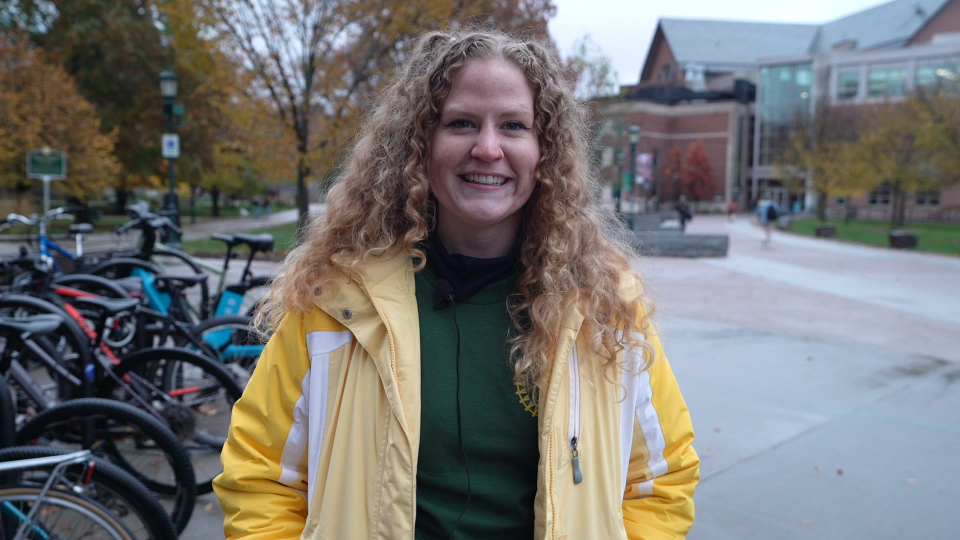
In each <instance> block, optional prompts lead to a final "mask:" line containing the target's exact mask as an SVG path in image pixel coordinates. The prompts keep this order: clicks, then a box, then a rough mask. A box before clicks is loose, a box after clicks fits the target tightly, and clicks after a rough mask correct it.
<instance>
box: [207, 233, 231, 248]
mask: <svg viewBox="0 0 960 540" xmlns="http://www.w3.org/2000/svg"><path fill="white" fill-rule="evenodd" d="M210 239H211V240H219V241H221V242H223V243H224V244H226V245H227V247H233V246H235V245H237V243H236V241H235V240H234V239H233V236H231V235H229V234H211V235H210Z"/></svg>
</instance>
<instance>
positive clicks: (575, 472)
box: [570, 437, 583, 484]
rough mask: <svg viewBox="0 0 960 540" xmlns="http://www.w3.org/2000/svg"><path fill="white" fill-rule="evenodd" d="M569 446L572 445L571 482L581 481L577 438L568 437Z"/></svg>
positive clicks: (577, 482)
mask: <svg viewBox="0 0 960 540" xmlns="http://www.w3.org/2000/svg"><path fill="white" fill-rule="evenodd" d="M570 446H572V447H573V483H574V484H579V483H580V482H583V473H582V472H580V451H579V450H577V438H576V437H574V438H572V439H570Z"/></svg>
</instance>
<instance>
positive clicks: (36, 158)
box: [27, 146, 67, 214]
mask: <svg viewBox="0 0 960 540" xmlns="http://www.w3.org/2000/svg"><path fill="white" fill-rule="evenodd" d="M66 177H67V153H66V152H60V151H57V150H53V149H51V148H50V147H49V146H44V147H43V148H41V149H40V150H34V151H31V152H27V178H33V179H39V180H42V181H43V213H44V214H46V213H47V212H49V211H50V182H51V181H53V180H63V179H64V178H66Z"/></svg>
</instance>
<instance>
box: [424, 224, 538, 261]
mask: <svg viewBox="0 0 960 540" xmlns="http://www.w3.org/2000/svg"><path fill="white" fill-rule="evenodd" d="M503 225H505V226H502V227H488V228H485V229H483V230H468V229H466V228H464V227H457V226H450V225H449V224H448V226H446V227H444V220H443V218H442V217H441V219H439V220H438V222H437V234H438V235H439V236H440V240H441V241H442V242H443V245H444V247H445V248H446V249H447V251H449V252H450V253H451V254H459V255H466V256H468V257H475V258H478V259H493V258H495V257H503V256H505V255H507V254H508V253H510V250H511V249H512V248H513V244H514V243H515V242H516V241H517V235H518V234H519V229H520V227H519V224H513V223H504V224H503Z"/></svg>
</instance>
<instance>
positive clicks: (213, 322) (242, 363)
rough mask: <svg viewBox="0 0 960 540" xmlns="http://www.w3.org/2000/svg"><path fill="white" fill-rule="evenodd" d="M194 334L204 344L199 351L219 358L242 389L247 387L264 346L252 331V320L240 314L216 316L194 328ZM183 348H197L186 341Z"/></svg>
mask: <svg viewBox="0 0 960 540" xmlns="http://www.w3.org/2000/svg"><path fill="white" fill-rule="evenodd" d="M191 333H192V334H193V336H194V337H195V338H196V339H197V341H199V342H201V343H202V344H203V348H202V349H201V350H200V351H199V352H201V353H202V354H205V355H206V356H210V357H212V358H217V359H219V360H220V361H221V362H222V363H223V365H224V366H225V367H226V368H227V369H228V370H229V371H230V373H231V374H233V376H234V377H235V378H236V379H237V382H238V383H239V384H240V387H241V388H246V386H247V381H249V380H250V376H251V375H252V374H253V369H254V368H255V367H256V366H257V360H259V359H260V354H261V353H262V352H263V347H264V342H263V340H262V339H261V336H260V334H259V333H258V332H257V331H256V330H254V329H253V326H252V324H251V318H250V317H244V316H241V315H235V316H229V317H213V318H212V319H207V320H205V321H203V322H201V323H200V324H198V325H197V326H195V327H193V328H192V329H191ZM184 341H186V340H184ZM180 345H181V346H182V347H186V348H188V349H189V348H195V346H194V345H193V344H190V343H187V342H184V343H182V344H180Z"/></svg>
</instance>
